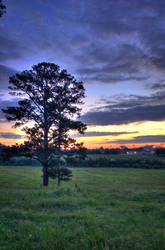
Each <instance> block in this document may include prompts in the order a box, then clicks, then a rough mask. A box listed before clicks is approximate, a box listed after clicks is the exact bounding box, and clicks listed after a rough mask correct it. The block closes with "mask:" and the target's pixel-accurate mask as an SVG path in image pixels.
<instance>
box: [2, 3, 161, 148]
mask: <svg viewBox="0 0 165 250" xmlns="http://www.w3.org/2000/svg"><path fill="white" fill-rule="evenodd" d="M3 3H4V4H5V5H6V8H7V13H6V14H4V15H3V16H2V17H1V18H0V108H4V107H7V106H12V105H15V104H16V103H17V100H16V98H13V97H12V96H9V94H8V78H9V76H11V75H13V74H15V73H16V72H18V71H22V70H25V69H30V68H31V66H32V65H35V64H37V63H39V62H43V61H47V62H52V63H55V64H58V65H59V66H60V68H61V69H67V71H68V72H69V73H70V74H72V75H74V76H75V77H76V79H78V80H81V81H83V82H84V86H85V89H86V98H85V100H84V102H85V104H84V105H83V107H82V115H81V121H83V122H85V123H86V124H87V125H88V129H87V132H86V133H85V135H84V136H82V137H80V136H79V135H77V134H75V135H74V137H76V138H77V140H78V141H79V142H80V141H82V142H84V145H85V146H87V147H88V148H99V147H105V148H112V147H120V146H121V145H126V146H128V147H136V146H143V145H155V146H164V143H165V12H164V10H165V1H164V0H131V1H130V0H101V1H100V0H79V1H77V0H60V1H59V0H46V1H45V0H28V1H27V0H12V1H10V0H4V1H3ZM24 139H25V138H24V135H23V132H22V131H21V128H19V129H17V130H16V129H14V128H12V124H11V123H8V122H7V121H6V120H5V117H4V115H3V114H2V112H1V111H0V142H1V143H4V144H6V145H8V144H9V145H12V144H15V143H20V142H23V140H24Z"/></svg>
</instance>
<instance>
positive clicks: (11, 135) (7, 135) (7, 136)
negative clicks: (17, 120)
mask: <svg viewBox="0 0 165 250" xmlns="http://www.w3.org/2000/svg"><path fill="white" fill-rule="evenodd" d="M23 137H24V136H23V135H18V134H14V133H5V132H4V133H0V138H5V139H22V138H23Z"/></svg>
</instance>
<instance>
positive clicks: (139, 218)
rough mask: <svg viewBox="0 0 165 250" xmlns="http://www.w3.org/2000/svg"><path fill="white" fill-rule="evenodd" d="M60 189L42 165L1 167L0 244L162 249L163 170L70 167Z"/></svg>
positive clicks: (74, 248) (12, 246)
mask: <svg viewBox="0 0 165 250" xmlns="http://www.w3.org/2000/svg"><path fill="white" fill-rule="evenodd" d="M72 171H73V178H72V181H70V182H63V183H62V186H61V187H60V188H57V183H56V181H54V180H50V185H49V186H48V187H47V188H45V187H43V186H42V185H41V182H42V179H41V175H42V171H41V167H28V166H24V167H21V166H4V167H3V166H1V167H0V249H1V250H6V249H11V250H15V249H19V250H20V249H21V250H24V249H26V250H29V249H35V250H37V249H41V250H46V249H47V250H51V249H55V250H63V249H67V250H77V249H79V250H88V249H93V250H101V249H104V250H110V249H113V250H118V249H120V250H125V249H130V250H142V249H146V250H152V249H153V250H158V249H159V250H161V249H165V226H164V225H165V206H164V202H165V170H163V169H162V170H155V169H131V168H129V169H128V168H72Z"/></svg>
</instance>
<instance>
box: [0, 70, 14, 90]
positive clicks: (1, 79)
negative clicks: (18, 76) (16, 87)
mask: <svg viewBox="0 0 165 250" xmlns="http://www.w3.org/2000/svg"><path fill="white" fill-rule="evenodd" d="M15 73H17V71H16V70H15V69H12V68H10V67H6V66H4V65H0V91H6V90H7V89H8V82H9V77H10V76H12V75H14V74H15Z"/></svg>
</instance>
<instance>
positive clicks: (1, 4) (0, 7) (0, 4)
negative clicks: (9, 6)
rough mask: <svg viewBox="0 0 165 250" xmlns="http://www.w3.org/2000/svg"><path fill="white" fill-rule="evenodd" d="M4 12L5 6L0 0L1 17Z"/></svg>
mask: <svg viewBox="0 0 165 250" xmlns="http://www.w3.org/2000/svg"><path fill="white" fill-rule="evenodd" d="M4 13H6V6H5V5H4V4H3V3H2V0H0V17H2V16H3V14H4Z"/></svg>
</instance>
